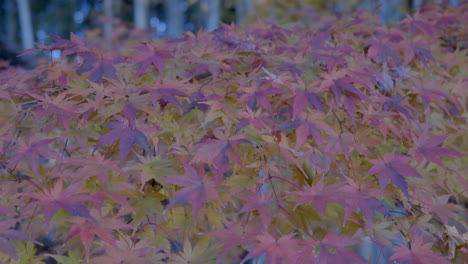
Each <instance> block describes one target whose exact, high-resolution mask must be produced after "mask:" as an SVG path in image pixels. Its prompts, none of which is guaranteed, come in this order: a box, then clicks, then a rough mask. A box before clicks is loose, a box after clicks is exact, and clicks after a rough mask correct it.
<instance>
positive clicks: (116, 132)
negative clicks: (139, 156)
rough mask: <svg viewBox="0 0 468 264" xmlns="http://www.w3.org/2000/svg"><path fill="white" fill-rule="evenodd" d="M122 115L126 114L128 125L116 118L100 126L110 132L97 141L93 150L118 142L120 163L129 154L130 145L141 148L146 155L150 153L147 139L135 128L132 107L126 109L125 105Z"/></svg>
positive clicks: (118, 117)
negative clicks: (107, 128) (108, 129)
mask: <svg viewBox="0 0 468 264" xmlns="http://www.w3.org/2000/svg"><path fill="white" fill-rule="evenodd" d="M129 105H130V104H129ZM124 114H126V116H127V118H128V121H129V122H128V123H129V125H126V124H125V123H126V122H124V120H122V118H121V117H120V116H116V118H117V119H119V120H118V121H109V122H107V123H105V124H102V125H103V126H106V127H109V128H110V129H111V131H109V133H107V134H105V135H104V136H102V137H101V138H100V140H99V143H98V144H97V145H96V147H95V149H98V148H99V147H101V146H103V145H108V144H112V143H114V142H115V141H117V140H119V150H120V161H121V162H124V161H125V159H126V158H127V155H128V153H130V149H131V147H132V145H133V144H135V143H136V144H137V145H139V146H140V147H142V148H143V149H144V150H145V151H146V153H151V151H150V148H149V145H148V139H147V138H146V136H145V135H144V134H143V133H142V132H141V131H140V130H138V129H136V128H135V123H134V122H135V119H134V117H135V110H134V108H133V109H132V107H128V105H127V107H126V108H125V109H124ZM132 117H133V119H132ZM130 120H132V121H130ZM132 125H133V127H132Z"/></svg>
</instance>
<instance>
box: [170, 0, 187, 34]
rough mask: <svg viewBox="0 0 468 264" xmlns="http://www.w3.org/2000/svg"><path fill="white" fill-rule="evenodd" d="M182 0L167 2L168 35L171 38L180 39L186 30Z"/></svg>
mask: <svg viewBox="0 0 468 264" xmlns="http://www.w3.org/2000/svg"><path fill="white" fill-rule="evenodd" d="M180 7H181V1H180V0H167V1H166V8H167V12H166V14H167V16H168V17H167V34H168V35H169V36H171V37H178V36H180V35H181V34H182V32H183V30H184V14H183V12H182V10H181V8H180Z"/></svg>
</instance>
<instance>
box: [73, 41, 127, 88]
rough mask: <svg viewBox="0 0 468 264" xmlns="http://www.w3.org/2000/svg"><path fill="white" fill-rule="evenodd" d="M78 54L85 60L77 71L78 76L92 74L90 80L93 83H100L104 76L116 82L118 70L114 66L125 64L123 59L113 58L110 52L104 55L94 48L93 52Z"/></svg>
mask: <svg viewBox="0 0 468 264" xmlns="http://www.w3.org/2000/svg"><path fill="white" fill-rule="evenodd" d="M78 54H79V55H80V57H81V58H82V59H83V63H82V64H81V65H80V66H79V67H78V69H76V72H77V73H78V74H82V73H85V72H91V74H90V75H89V77H88V78H89V80H90V81H92V82H99V81H100V80H101V78H102V76H103V75H105V76H106V77H107V78H111V79H115V80H116V79H117V70H116V69H115V67H114V64H116V63H123V62H125V60H124V59H123V58H121V57H113V56H112V54H111V53H110V52H109V53H106V54H102V53H101V52H100V51H99V50H98V49H96V48H92V51H84V52H79V53H78Z"/></svg>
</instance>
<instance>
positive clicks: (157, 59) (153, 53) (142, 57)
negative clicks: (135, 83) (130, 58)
mask: <svg viewBox="0 0 468 264" xmlns="http://www.w3.org/2000/svg"><path fill="white" fill-rule="evenodd" d="M136 49H137V50H138V51H140V52H141V53H140V54H138V55H137V56H135V60H136V62H137V65H138V72H137V75H138V76H140V75H141V74H143V73H144V72H145V71H146V69H148V68H149V67H151V66H152V65H153V66H154V67H156V69H158V71H159V72H160V74H161V76H164V61H166V60H168V59H172V58H173V56H172V55H171V53H170V52H169V51H167V50H163V49H157V48H156V47H154V46H153V44H152V43H150V42H145V43H144V45H143V46H139V47H137V48H136Z"/></svg>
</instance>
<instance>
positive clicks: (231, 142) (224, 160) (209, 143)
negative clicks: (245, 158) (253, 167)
mask: <svg viewBox="0 0 468 264" xmlns="http://www.w3.org/2000/svg"><path fill="white" fill-rule="evenodd" d="M212 131H213V134H214V136H215V137H216V138H217V139H206V140H202V141H200V143H199V145H198V146H199V148H198V150H197V151H196V153H195V156H194V157H193V159H192V160H191V161H190V163H196V162H208V163H212V164H213V165H214V166H215V167H216V169H217V171H216V174H215V177H216V181H217V183H219V182H220V180H221V177H222V175H223V173H224V172H225V171H226V169H227V166H228V165H229V164H230V163H232V162H235V163H237V164H241V159H240V151H239V146H238V144H241V143H250V141H249V140H247V139H245V138H246V137H247V135H244V134H238V135H232V136H230V135H229V134H230V128H225V129H224V132H223V131H221V129H220V128H212Z"/></svg>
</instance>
